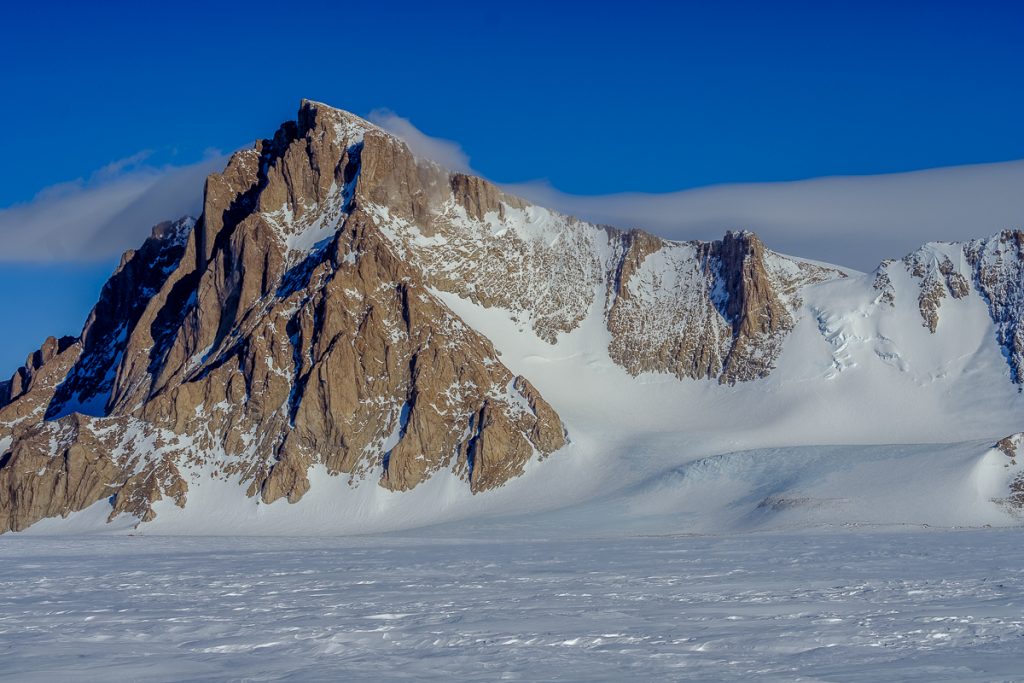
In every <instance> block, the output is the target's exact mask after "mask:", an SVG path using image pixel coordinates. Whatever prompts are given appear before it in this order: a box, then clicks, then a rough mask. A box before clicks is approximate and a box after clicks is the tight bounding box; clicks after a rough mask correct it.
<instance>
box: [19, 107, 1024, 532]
mask: <svg viewBox="0 0 1024 683" xmlns="http://www.w3.org/2000/svg"><path fill="white" fill-rule="evenodd" d="M1022 269H1024V232H1020V231H1016V232H1013V231H1006V232H1003V233H1001V234H999V235H996V236H993V237H990V238H987V239H981V240H974V241H971V242H966V243H959V244H952V243H933V244H928V245H925V246H924V247H922V248H921V249H919V250H917V251H915V252H914V253H912V254H910V255H908V256H906V257H905V258H904V259H902V260H900V261H886V262H884V263H883V264H881V265H880V266H879V268H878V269H877V270H876V271H875V272H874V273H871V274H862V273H857V272H854V271H849V270H847V269H843V268H840V267H836V266H829V265H825V264H820V263H815V262H811V261H806V260H801V259H799V258H794V257H790V256H783V255H781V254H777V253H775V252H772V251H771V250H769V249H768V248H767V247H765V245H763V244H762V243H761V241H760V240H759V239H758V238H757V236H755V235H754V234H752V233H749V232H729V233H727V234H726V235H725V236H724V237H723V238H722V239H721V240H716V241H712V242H674V241H668V240H664V239H662V238H659V237H657V236H654V235H652V234H649V233H646V232H643V231H640V230H630V231H622V230H618V229H616V228H611V227H607V226H596V225H591V224H589V223H586V222H583V221H580V220H577V219H574V218H571V217H567V216H563V215H559V214H557V213H555V212H553V211H549V210H547V209H544V208H541V207H538V206H533V205H531V204H529V203H527V202H525V201H523V200H522V199H519V198H517V197H514V196H510V195H508V194H505V193H504V192H502V191H501V190H500V189H499V188H498V187H496V186H495V185H493V184H491V183H489V182H487V181H485V180H482V179H480V178H476V177H473V176H468V175H464V174H460V173H451V172H449V171H447V170H445V169H444V168H441V167H440V166H438V165H436V164H434V163H433V162H430V161H428V160H424V159H419V158H416V157H415V156H414V155H413V154H412V153H411V152H410V150H409V148H408V147H407V145H406V144H405V143H404V142H402V141H401V140H400V139H398V138H396V137H394V136H392V135H390V134H388V133H386V132H384V131H382V130H380V129H379V128H376V127H375V126H373V125H371V124H370V123H368V122H366V121H364V120H362V119H360V118H358V117H356V116H353V115H352V114H349V113H346V112H343V111H340V110H337V109H332V108H330V107H327V106H324V105H322V104H318V103H315V102H310V101H304V102H303V103H302V105H301V108H300V110H299V114H298V117H297V120H296V121H295V122H288V123H285V124H284V125H283V126H282V127H281V128H280V129H279V130H278V131H277V133H276V134H275V135H274V137H273V138H272V139H269V140H262V141H260V142H258V143H256V145H255V147H254V148H253V149H250V150H246V151H243V152H238V153H236V154H235V155H234V156H233V157H232V158H231V160H230V162H229V163H228V165H227V168H225V170H224V171H223V173H220V174H213V175H211V176H210V177H209V178H208V179H207V182H206V188H205V200H204V207H203V213H202V215H201V216H200V217H199V218H198V219H192V218H181V219H179V220H177V221H174V222H169V223H163V224H161V225H158V226H156V228H154V229H153V233H152V236H151V237H150V238H149V239H147V240H146V242H145V243H144V244H143V245H142V246H141V248H140V249H139V250H138V251H132V252H128V253H126V254H125V255H124V257H123V258H122V260H121V263H120V265H119V266H118V268H117V270H116V271H115V273H114V274H113V275H112V276H111V278H110V280H109V281H108V282H107V284H106V285H105V286H104V288H103V291H102V293H101V296H100V300H99V301H98V302H97V304H96V307H95V308H94V309H93V311H92V313H91V314H90V316H89V318H88V320H87V321H86V324H85V327H84V329H83V331H82V334H81V335H80V336H79V337H78V338H69V337H66V338H62V339H53V338H51V339H48V340H47V341H46V342H45V343H44V344H43V346H42V348H41V349H40V350H39V351H37V352H35V353H34V354H32V355H31V356H30V357H29V359H28V361H27V362H26V365H25V366H24V367H22V368H20V369H19V370H18V371H17V372H16V373H15V375H14V376H13V377H12V378H11V380H9V381H7V382H4V383H2V384H0V530H23V529H26V528H28V527H29V526H31V525H33V524H35V523H36V522H39V521H40V520H43V519H46V518H51V517H68V516H73V517H74V518H75V519H81V520H84V521H83V522H82V528H100V529H102V528H122V527H123V526H124V525H125V524H129V525H135V524H137V523H138V522H140V521H141V522H147V523H150V524H147V525H146V526H145V527H143V528H153V529H165V530H174V531H186V532H188V531H191V532H210V533H216V532H219V531H226V530H227V531H239V530H240V531H246V532H254V533H259V532H261V531H266V530H281V529H286V530H288V529H290V530H291V531H295V532H303V531H309V532H313V531H318V532H319V531H339V532H340V531H344V532H350V531H370V530H375V529H384V528H399V527H409V526H416V525H419V524H427V523H431V522H434V521H442V520H446V519H460V518H465V517H468V516H472V515H477V514H516V513H529V512H532V511H536V510H542V509H549V508H557V507H564V506H568V505H570V504H577V503H581V502H582V501H589V500H592V499H594V498H595V497H600V496H602V495H608V494H609V492H614V491H620V492H621V491H625V490H626V489H627V488H628V487H629V486H641V488H642V489H643V490H647V488H643V487H648V488H649V487H650V486H652V485H653V484H651V482H657V481H660V480H661V478H662V477H664V476H676V475H672V474H671V473H673V472H678V471H679V470H678V468H679V467H682V466H685V465H686V463H692V462H698V461H700V459H701V458H706V457H708V456H714V455H716V454H720V453H728V452H732V451H738V450H741V449H749V448H757V447H767V446H786V447H795V446H801V445H811V444H832V445H850V444H865V443H912V442H942V441H957V442H959V441H964V442H966V441H969V440H970V439H978V438H982V439H985V438H991V440H992V443H993V444H994V443H995V442H996V441H997V440H999V439H1001V438H1002V437H1004V436H1005V435H1006V434H1007V433H1010V432H1017V431H1019V430H1020V429H1021V428H1022V427H1024V425H1022V424H1021V423H1022V422H1024V419H1022V416H1024V413H1022V411H1021V409H1022V408H1024V403H1022V399H1021V397H1020V392H1019V388H1020V385H1021V383H1022V381H1024V374H1022V373H1024V329H1022V327H1021V319H1022V316H1024V270H1022ZM1015 438H1016V437H1015ZM999 443H1000V444H1004V445H1005V444H1007V443H1011V442H1010V441H1007V440H1001V441H999ZM1012 443H1013V448H1014V449H1016V448H1018V447H1019V444H1018V443H1017V441H1012ZM971 448H975V447H974V446H972V447H971ZM1008 448H1009V447H1007V448H1003V449H1002V450H1003V451H1004V452H1005V453H1006V456H1007V462H1005V463H1003V464H1005V465H1006V466H1005V467H1004V468H1002V469H1003V470H1005V472H1001V473H1000V475H1001V476H1002V478H1001V479H1000V478H999V477H997V479H998V481H996V483H995V484H992V485H988V484H987V485H986V488H985V491H986V493H985V494H984V496H983V500H980V502H979V503H978V507H979V509H978V511H977V514H978V515H979V516H978V517H977V519H984V520H986V523H988V521H989V520H990V518H991V519H995V520H996V521H999V520H1003V521H1006V522H1007V523H1012V522H1013V520H1015V519H1016V514H1017V513H1016V512H1014V511H1015V510H1016V509H1018V508H1020V501H1019V500H1018V498H1019V497H1020V486H1021V484H1020V481H1021V479H1020V476H1019V469H1018V467H1019V466H1018V465H1017V461H1016V457H1015V456H1012V455H1011V454H1010V451H1009V450H1007V449H1008ZM954 450H956V449H954ZM901 452H902V451H901ZM956 452H958V453H960V452H961V451H956ZM1014 452H1015V451H1014ZM850 453H851V455H850V457H855V455H854V454H853V453H854V451H851V452H850ZM979 453H980V454H979V455H978V457H986V458H990V456H989V455H987V453H988V451H987V450H985V449H982V451H981V452H979ZM958 457H959V456H958ZM1011 460H1012V464H1011V462H1010V461H1011ZM730 462H749V458H748V459H746V460H744V459H739V460H733V461H730ZM828 462H834V464H835V465H836V466H837V467H839V466H842V458H841V457H840V456H836V457H835V458H834V459H833V460H830V461H828ZM922 462H923V461H922ZM826 464H827V463H826ZM780 467H781V466H780ZM815 467H818V468H819V469H821V467H822V466H821V465H815ZM827 469H828V468H827V467H826V468H825V470H827ZM822 471H824V470H822ZM924 476H927V475H924ZM770 480H771V478H770V477H769V478H767V479H766V480H765V481H770ZM644 482H647V483H644ZM936 485H938V484H936ZM964 485H965V486H966V485H967V484H966V483H965V484H964ZM653 486H654V489H653V490H659V487H658V486H656V485H653ZM992 486H995V489H993V488H992ZM1014 487H1016V488H1014ZM994 490H999V491H1002V492H1003V493H1004V494H1005V495H1002V494H1000V495H996V494H993V493H991V491H994ZM855 493H856V491H853V492H851V495H852V494H855ZM475 494H482V495H475ZM649 495H651V496H655V495H675V494H670V493H667V492H663V493H661V494H656V493H651V494H649ZM986 496H987V497H986ZM1015 496H1016V497H1015ZM790 498H792V500H799V499H801V497H800V496H795V497H794V496H791V497H790ZM790 498H786V499H785V500H786V501H790V502H791V500H790ZM282 499H284V500H282ZM765 500H769V499H768V498H765ZM780 500H781V499H780ZM972 500H973V499H972ZM790 502H786V503H785V505H783V503H779V505H781V506H783V507H785V506H788V505H790ZM772 505H774V503H773V504H772ZM986 506H991V509H989V507H986ZM769 507H771V505H769ZM776 507H778V506H776ZM981 508H984V510H982V509H981ZM993 510H995V511H996V512H993ZM80 511H85V512H82V513H81V515H78V516H74V515H73V514H72V513H78V512H80ZM901 514H902V513H901ZM973 514H974V513H971V512H964V513H963V516H962V518H963V522H964V523H971V522H972V520H975V521H976V519H975V517H974V516H972V515H973ZM993 515H995V517H993ZM1000 515H1001V516H1000ZM841 517H842V514H839V518H841ZM105 521H116V522H117V524H114V525H112V526H110V527H107V526H105V525H104V522H105ZM892 521H894V522H898V521H906V520H903V519H893V520H892Z"/></svg>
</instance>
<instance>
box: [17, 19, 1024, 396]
mask: <svg viewBox="0 0 1024 683" xmlns="http://www.w3.org/2000/svg"><path fill="white" fill-rule="evenodd" d="M669 4H671V3H664V2H650V3H648V2H643V1H640V0H635V1H633V2H628V3H610V2H609V3H602V2H590V3H585V4H584V3H557V2H552V1H551V0H548V1H546V2H538V3H533V2H517V3H484V2H472V3H457V2H453V3H445V4H444V8H443V9H439V8H437V7H434V5H435V3H425V2H416V3H412V2H408V3H407V2H396V1H391V2H387V3H374V2H302V3H295V4H293V5H291V6H289V5H288V4H286V3H281V2H276V3H263V2H249V3H244V4H242V3H237V4H224V3H216V2H203V3H192V2H173V3H159V4H155V3H154V4H152V6H151V4H150V3H130V4H129V3H109V4H108V3H81V2H76V3H52V2H35V3H9V4H8V6H6V7H5V9H4V19H3V21H2V22H0V54H2V55H3V56H2V59H3V63H2V69H3V73H4V78H3V86H2V98H3V106H0V129H2V130H3V131H5V133H4V150H5V158H6V166H5V168H6V170H5V172H4V174H3V180H4V182H3V183H0V207H5V206H9V205H11V204H14V203H18V202H24V201H27V200H29V199H31V198H32V196H33V195H34V194H35V193H36V192H37V191H38V190H40V189H41V188H43V187H46V186H48V185H52V184H54V183H58V182H62V181H67V180H70V179H74V178H79V177H88V176H89V174H90V173H92V172H93V171H95V170H96V169H97V168H100V167H101V166H103V165H104V164H107V163H109V162H111V161H113V160H116V159H121V158H125V157H128V156H131V155H132V154H135V153H137V152H139V151H140V150H153V151H154V153H155V156H154V158H155V159H157V160H159V161H161V162H167V163H182V164H184V163H190V162H193V161H196V160H198V159H199V158H201V157H202V155H203V153H204V150H206V149H208V148H217V149H221V150H230V149H233V148H236V147H239V146H242V145H244V144H247V143H248V142H250V141H251V140H252V139H253V138H255V137H257V136H263V135H269V134H270V133H271V132H273V130H274V129H275V128H276V126H277V125H278V124H279V123H280V122H281V121H282V120H284V119H287V118H290V117H292V116H293V115H294V112H295V109H296V107H297V104H298V101H299V99H300V98H302V97H309V98H312V99H316V100H321V101H324V102H328V103H330V104H333V105H336V106H340V107H343V108H346V109H350V110H352V111H355V112H357V113H360V114H365V113H367V112H369V111H370V110H372V109H374V108H379V107H387V108H390V109H392V110H394V111H395V112H397V113H398V114H400V115H402V116H405V117H407V118H409V119H411V120H412V121H413V123H415V124H416V125H417V126H418V127H419V128H421V129H422V130H424V131H425V132H427V133H429V134H431V135H434V136H440V137H445V138H450V139H454V140H457V141H459V142H460V143H461V144H462V146H463V147H464V148H465V150H466V151H467V152H468V153H469V155H470V157H471V159H472V162H473V166H474V168H477V169H479V170H480V171H481V172H482V173H483V174H485V175H486V176H488V177H490V178H492V179H494V180H498V181H503V182H515V181H522V180H527V179H534V178H547V179H549V180H550V181H551V182H552V184H553V185H555V186H556V187H558V188H559V189H561V190H564V191H568V192H573V193H582V194H600V193H607V192H612V191H623V190H644V191H651V192H658V191H670V190H678V189H682V188H687V187H694V186H700V185H706V184H711V183H720V182H745V181H762V180H789V179H798V178H806V177H813V176H819V175H830V174H873V173H882V172H891V171H903V170H911V169H919V168H928V167H934V166H945V165H954V164H964V163H975V162H987V161H1000V160H1008V159H1018V158H1024V126H1022V125H1021V120H1022V114H1024V77H1022V74H1024V3H1018V2H972V3H968V2H928V3H924V2H905V3H901V2H863V1H862V2H791V3H769V2H718V3H711V2H699V3H698V2H693V3H689V2H681V3H675V4H671V5H672V6H670V7H666V5H669ZM438 5H439V6H440V3H438ZM112 265H113V264H97V265H96V266H94V267H86V266H76V267H75V268H71V269H64V268H60V267H53V266H47V267H27V266H26V267H22V266H18V267H11V266H9V264H4V263H0V295H2V296H3V297H4V298H5V299H7V300H8V301H9V300H10V299H12V298H13V296H15V294H13V293H14V292H17V291H18V288H19V287H20V288H21V289H22V290H24V289H25V288H26V287H28V290H29V291H30V292H32V293H34V297H32V300H33V301H35V302H37V304H38V307H39V308H40V310H39V311H37V312H36V313H33V314H25V316H24V317H23V318H20V319H18V318H17V317H16V319H14V320H12V318H11V315H10V313H7V310H8V309H9V306H5V310H4V312H5V315H4V320H5V323H4V324H5V328H6V327H7V326H8V325H9V324H10V325H15V326H17V327H18V329H19V331H18V332H17V333H16V334H5V335H3V337H5V339H4V340H2V341H0V375H4V376H6V375H7V374H8V371H9V370H10V369H13V365H14V362H15V359H18V360H19V361H20V359H21V358H23V357H24V355H25V354H26V353H28V351H30V350H31V348H32V347H34V346H36V345H38V342H39V341H41V337H42V336H44V335H45V334H46V332H48V331H49V332H52V333H73V332H77V331H78V328H79V327H80V325H81V322H82V320H83V319H84V316H85V312H86V311H87V309H88V303H86V304H83V303H81V302H82V301H89V302H91V300H92V299H93V298H94V296H95V294H96V292H97V291H98V288H99V285H100V283H101V282H102V280H103V279H104V277H105V274H106V273H107V272H108V271H109V270H110V268H111V267H112ZM29 285H31V286H29ZM0 303H5V304H6V303H8V302H7V301H4V302H0ZM46 324H49V325H50V327H49V328H48V329H43V326H44V325H46Z"/></svg>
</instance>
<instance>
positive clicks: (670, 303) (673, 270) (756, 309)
mask: <svg viewBox="0 0 1024 683" xmlns="http://www.w3.org/2000/svg"><path fill="white" fill-rule="evenodd" d="M620 249H621V251H620V253H621V256H620V257H619V258H618V260H617V261H618V267H617V268H616V269H615V271H614V275H613V277H612V278H611V279H610V281H609V285H610V297H609V300H610V301H611V305H610V306H609V310H608V316H607V318H608V329H609V330H610V331H611V333H612V341H611V344H610V346H609V353H610V355H611V357H612V359H613V360H615V361H616V362H618V363H619V364H620V365H622V366H623V367H625V368H626V370H628V371H629V372H630V373H631V374H640V373H642V372H670V373H672V374H675V375H676V376H678V377H680V378H693V379H704V378H710V379H717V380H718V381H719V382H721V383H723V384H732V383H735V382H738V381H747V380H752V379H757V378H759V377H765V376H767V375H768V374H769V373H770V372H771V370H772V368H773V367H774V363H775V359H776V358H777V357H778V354H779V353H780V352H781V350H782V342H783V340H784V338H785V336H786V334H787V333H788V332H789V331H790V330H791V329H792V328H793V324H794V318H793V311H794V310H795V308H796V307H797V306H798V305H799V299H798V296H797V292H798V291H799V289H800V288H801V287H803V286H804V285H807V284H811V283H814V282H820V281H823V280H826V279H831V278H836V277H843V273H841V272H840V271H838V270H834V269H828V268H823V267H820V266H816V265H812V264H810V263H807V262H803V261H797V260H795V259H788V258H786V257H782V256H779V255H777V254H773V253H771V252H769V251H768V250H767V249H765V248H764V245H763V244H762V243H761V241H760V240H759V239H758V238H757V237H756V236H755V235H753V234H752V233H748V232H741V233H733V232H730V233H727V234H726V236H725V238H724V239H722V240H719V241H715V242H704V243H701V242H691V243H672V242H666V241H664V240H661V239H659V238H657V237H653V236H651V235H648V234H646V233H642V232H631V233H627V234H625V235H623V237H622V240H621V247H620Z"/></svg>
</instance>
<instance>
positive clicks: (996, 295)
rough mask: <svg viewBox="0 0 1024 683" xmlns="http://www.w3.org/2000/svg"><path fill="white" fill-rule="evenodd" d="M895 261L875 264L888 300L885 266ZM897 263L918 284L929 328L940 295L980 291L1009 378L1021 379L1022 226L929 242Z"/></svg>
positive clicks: (935, 324)
mask: <svg viewBox="0 0 1024 683" xmlns="http://www.w3.org/2000/svg"><path fill="white" fill-rule="evenodd" d="M894 263H895V262H886V263H883V264H882V266H880V267H879V277H883V276H884V277H885V278H886V282H889V286H888V287H887V289H886V292H885V293H884V294H883V296H887V297H889V300H890V301H891V298H892V296H893V293H892V292H893V289H892V286H891V282H890V281H889V275H888V274H887V272H886V271H887V270H888V269H889V268H891V267H894ZM902 265H903V266H904V267H905V269H906V271H907V273H909V274H910V276H911V277H912V278H913V279H914V280H915V281H916V282H917V284H918V287H919V295H918V307H919V310H920V312H921V319H922V321H923V324H924V326H925V327H927V328H928V329H929V330H930V331H931V332H933V333H934V332H936V331H937V330H938V329H939V325H940V324H941V319H942V316H941V309H942V306H943V304H944V302H945V301H947V300H949V299H964V298H966V297H968V296H970V295H971V294H972V293H976V294H977V295H978V296H980V297H982V299H983V300H984V301H985V303H986V305H987V307H988V309H989V314H990V315H991V317H992V321H993V322H994V324H995V326H996V336H997V341H998V343H999V346H1000V347H1001V348H1002V350H1003V355H1004V356H1006V359H1007V362H1008V364H1009V366H1010V372H1011V379H1012V380H1013V381H1014V382H1015V383H1017V384H1021V383H1022V381H1024V379H1022V371H1024V326H1022V324H1021V321H1022V319H1024V232H1022V231H1020V230H1004V231H1003V232H1001V233H999V234H998V235H995V236H993V237H989V238H985V239H976V240H971V241H968V242H932V243H929V244H926V245H924V246H923V247H921V248H920V249H918V250H917V251H914V252H912V253H911V254H908V255H907V256H905V257H904V258H903V260H902ZM876 282H877V280H876Z"/></svg>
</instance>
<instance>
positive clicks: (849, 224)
mask: <svg viewBox="0 0 1024 683" xmlns="http://www.w3.org/2000/svg"><path fill="white" fill-rule="evenodd" d="M371 120H373V121H374V122H375V123H377V124H378V125H380V126H381V127H382V128H385V129H386V130H388V131H390V132H392V133H394V134H395V135H397V136H399V137H401V138H403V139H404V140H405V141H406V142H407V143H408V144H409V147H410V148H411V149H412V150H413V152H414V153H415V154H417V155H419V156H422V157H426V158H429V159H433V160H434V161H436V162H438V163H440V164H441V165H443V166H447V167H448V168H450V169H452V170H455V171H461V172H464V173H473V170H472V168H471V167H470V166H469V156H468V155H467V154H466V153H465V152H464V151H463V150H462V148H461V147H460V146H459V145H458V144H457V143H455V142H452V141H450V140H439V139H436V138H431V137H430V136H428V135H426V134H424V133H423V132H422V131H420V130H419V129H418V128H416V127H415V126H414V125H413V124H412V123H411V122H410V121H409V120H408V119H405V118H402V117H400V116H398V115H396V114H395V113H394V112H390V111H378V112H374V114H371ZM477 175H479V174H477ZM503 187H504V189H505V190H506V191H508V192H510V193H512V194H517V195H519V196H521V197H524V198H526V199H528V200H530V201H532V202H535V203H537V204H540V205H542V206H546V207H549V208H552V209H555V210H558V211H561V212H563V213H567V214H571V215H574V216H578V217H580V218H584V219H586V220H589V221H593V222H596V223H604V224H608V225H615V226H618V227H626V228H629V227H640V228H643V229H645V230H648V231H650V232H654V233H657V234H659V235H662V236H665V237H668V238H670V239H679V240H690V239H703V240H708V239H715V238H717V237H720V236H721V235H722V234H723V233H724V232H725V231H726V230H729V229H746V230H753V231H754V232H756V233H758V234H759V235H760V236H761V238H762V239H763V240H764V241H765V243H766V244H768V246H769V247H771V248H772V249H775V250H776V251H782V252H785V253H790V254H793V255H796V256H803V257H805V258H812V259H818V260H822V261H828V262H831V263H837V264H841V265H844V266H847V267H852V268H859V269H862V270H870V269H872V268H874V267H875V266H876V265H877V264H878V262H879V261H880V260H882V259H883V258H899V257H901V256H903V255H904V254H906V253H907V252H909V251H911V250H913V249H915V248H917V247H918V246H920V245H921V244H923V243H924V242H929V241H937V240H963V239H969V238H972V237H983V236H987V235H991V234H994V233H996V232H998V231H1000V230H1002V229H1004V228H1014V227H1016V228H1020V227H1024V160H1022V161H1010V162H1004V163H995V164H977V165H970V166H953V167H948V168H938V169H929V170H924V171H915V172H911V173H894V174H886V175H875V176H845V177H828V178H815V179H812V180H801V181H795V182H780V183H747V184H736V185H718V186H710V187H704V188H697V189H692V190H683V191H679V192H669V193H663V194H644V193H621V194H610V195H593V196H591V195H571V194H567V193H565V192H561V191H560V190H558V189H556V188H554V187H552V186H551V185H550V183H548V182H546V181H543V180H534V181H529V182H524V183H515V184H506V185H504V186H503Z"/></svg>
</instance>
